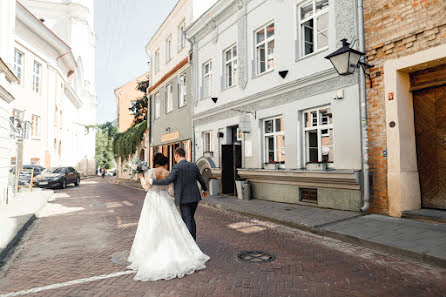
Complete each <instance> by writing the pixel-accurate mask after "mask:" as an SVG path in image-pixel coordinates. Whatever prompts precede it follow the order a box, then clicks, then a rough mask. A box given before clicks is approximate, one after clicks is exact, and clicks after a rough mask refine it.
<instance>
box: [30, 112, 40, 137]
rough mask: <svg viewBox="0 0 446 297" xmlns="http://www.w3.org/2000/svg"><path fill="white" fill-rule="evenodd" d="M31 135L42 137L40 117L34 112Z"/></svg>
mask: <svg viewBox="0 0 446 297" xmlns="http://www.w3.org/2000/svg"><path fill="white" fill-rule="evenodd" d="M31 127H32V128H31V136H32V137H40V117H39V116H37V115H35V114H33V116H32V126H31Z"/></svg>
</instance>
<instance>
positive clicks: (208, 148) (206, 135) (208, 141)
mask: <svg viewBox="0 0 446 297" xmlns="http://www.w3.org/2000/svg"><path fill="white" fill-rule="evenodd" d="M203 142H204V143H203V148H204V153H208V152H212V131H206V132H203Z"/></svg>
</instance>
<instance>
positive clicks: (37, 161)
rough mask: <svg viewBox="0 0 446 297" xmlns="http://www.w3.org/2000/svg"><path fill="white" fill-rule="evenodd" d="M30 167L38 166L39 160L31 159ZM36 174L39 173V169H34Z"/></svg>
mask: <svg viewBox="0 0 446 297" xmlns="http://www.w3.org/2000/svg"><path fill="white" fill-rule="evenodd" d="M31 165H40V159H39V158H31ZM36 171H37V172H38V173H40V171H41V170H40V169H39V168H34V172H36Z"/></svg>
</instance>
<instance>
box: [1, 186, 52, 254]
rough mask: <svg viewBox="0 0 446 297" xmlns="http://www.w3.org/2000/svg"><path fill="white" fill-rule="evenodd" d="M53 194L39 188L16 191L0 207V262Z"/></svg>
mask: <svg viewBox="0 0 446 297" xmlns="http://www.w3.org/2000/svg"><path fill="white" fill-rule="evenodd" d="M53 194H54V192H53V191H48V190H44V191H42V190H40V189H35V190H34V191H33V192H22V193H17V194H16V197H15V198H14V200H12V201H11V202H10V203H9V204H8V205H7V206H4V207H2V208H0V262H2V261H3V259H4V257H5V256H6V255H7V254H8V252H9V250H10V249H11V248H12V247H13V246H14V244H15V243H16V242H17V240H18V239H19V238H20V236H21V235H22V234H23V232H25V230H26V229H27V228H28V226H29V225H30V224H31V223H32V222H33V221H34V219H35V218H36V216H35V214H36V213H37V212H38V211H39V210H40V209H42V207H44V206H45V204H46V203H47V201H48V199H50V198H51V196H52V195H53Z"/></svg>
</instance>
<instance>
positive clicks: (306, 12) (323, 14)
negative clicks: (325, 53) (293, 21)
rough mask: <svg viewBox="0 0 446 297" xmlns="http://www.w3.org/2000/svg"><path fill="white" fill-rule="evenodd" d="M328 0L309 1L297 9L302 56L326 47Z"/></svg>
mask: <svg viewBox="0 0 446 297" xmlns="http://www.w3.org/2000/svg"><path fill="white" fill-rule="evenodd" d="M328 8H329V5H328V0H311V1H306V2H304V3H303V4H301V5H299V6H298V8H297V13H298V22H299V23H298V24H299V28H300V44H301V51H302V55H303V56H306V55H309V54H311V53H314V52H316V51H319V50H321V49H324V48H327V47H328Z"/></svg>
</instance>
